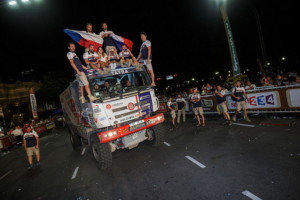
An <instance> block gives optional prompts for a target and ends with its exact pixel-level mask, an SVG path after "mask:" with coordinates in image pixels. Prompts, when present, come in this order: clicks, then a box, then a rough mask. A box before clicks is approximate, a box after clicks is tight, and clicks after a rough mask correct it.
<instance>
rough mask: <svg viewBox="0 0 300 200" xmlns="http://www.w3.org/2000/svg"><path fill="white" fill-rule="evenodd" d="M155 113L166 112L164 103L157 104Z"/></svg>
mask: <svg viewBox="0 0 300 200" xmlns="http://www.w3.org/2000/svg"><path fill="white" fill-rule="evenodd" d="M156 112H167V105H166V103H159V107H158V110H157V111H156Z"/></svg>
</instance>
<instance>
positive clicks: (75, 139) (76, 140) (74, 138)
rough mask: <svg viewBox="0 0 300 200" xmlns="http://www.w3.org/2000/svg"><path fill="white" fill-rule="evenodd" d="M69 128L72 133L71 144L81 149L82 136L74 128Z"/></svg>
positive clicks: (74, 147) (75, 148)
mask: <svg viewBox="0 0 300 200" xmlns="http://www.w3.org/2000/svg"><path fill="white" fill-rule="evenodd" d="M68 130H69V133H70V140H71V144H72V147H73V149H74V150H79V149H80V147H81V146H82V143H81V138H80V136H78V135H77V134H76V133H75V131H74V130H73V129H72V127H69V126H68Z"/></svg>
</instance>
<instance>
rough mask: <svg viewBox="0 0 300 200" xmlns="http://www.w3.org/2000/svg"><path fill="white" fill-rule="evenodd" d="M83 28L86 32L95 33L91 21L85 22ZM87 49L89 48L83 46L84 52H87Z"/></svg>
mask: <svg viewBox="0 0 300 200" xmlns="http://www.w3.org/2000/svg"><path fill="white" fill-rule="evenodd" d="M85 29H86V32H87V33H90V34H94V35H96V33H94V32H93V24H92V23H86V26H85ZM88 51H89V48H85V52H88Z"/></svg>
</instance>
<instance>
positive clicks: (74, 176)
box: [72, 167, 79, 179]
mask: <svg viewBox="0 0 300 200" xmlns="http://www.w3.org/2000/svg"><path fill="white" fill-rule="evenodd" d="M78 169H79V167H76V168H75V171H74V173H73V176H72V179H74V178H76V175H77V172H78Z"/></svg>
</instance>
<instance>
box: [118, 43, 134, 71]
mask: <svg viewBox="0 0 300 200" xmlns="http://www.w3.org/2000/svg"><path fill="white" fill-rule="evenodd" d="M119 57H120V58H121V60H120V65H121V67H123V66H124V64H126V65H127V67H130V66H131V64H132V62H133V61H132V57H134V56H133V54H132V53H131V51H130V50H129V49H128V48H127V46H126V44H123V45H122V51H121V52H120V53H119Z"/></svg>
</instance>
